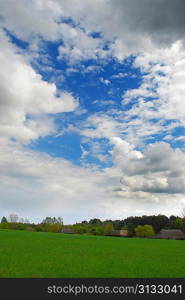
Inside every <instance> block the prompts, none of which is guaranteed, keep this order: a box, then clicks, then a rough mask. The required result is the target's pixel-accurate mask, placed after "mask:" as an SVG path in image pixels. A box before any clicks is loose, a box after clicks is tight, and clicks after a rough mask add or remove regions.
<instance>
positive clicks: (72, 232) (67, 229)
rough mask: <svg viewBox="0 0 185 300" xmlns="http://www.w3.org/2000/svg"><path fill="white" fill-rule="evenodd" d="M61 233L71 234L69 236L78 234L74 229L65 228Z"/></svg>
mask: <svg viewBox="0 0 185 300" xmlns="http://www.w3.org/2000/svg"><path fill="white" fill-rule="evenodd" d="M61 232H62V233H69V234H74V233H76V232H75V231H74V230H73V229H71V228H63V229H62V231H61Z"/></svg>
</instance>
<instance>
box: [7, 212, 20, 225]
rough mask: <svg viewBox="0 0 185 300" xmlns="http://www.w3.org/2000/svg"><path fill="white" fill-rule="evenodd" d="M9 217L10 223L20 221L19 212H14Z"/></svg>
mask: <svg viewBox="0 0 185 300" xmlns="http://www.w3.org/2000/svg"><path fill="white" fill-rule="evenodd" d="M8 219H9V222H10V223H16V222H18V219H19V218H18V215H17V214H14V213H13V214H10V215H9V218H8Z"/></svg>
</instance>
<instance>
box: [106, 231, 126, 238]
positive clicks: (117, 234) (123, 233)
mask: <svg viewBox="0 0 185 300" xmlns="http://www.w3.org/2000/svg"><path fill="white" fill-rule="evenodd" d="M109 235H110V236H122V237H124V236H128V230H114V231H113V232H112V233H111V234H109Z"/></svg>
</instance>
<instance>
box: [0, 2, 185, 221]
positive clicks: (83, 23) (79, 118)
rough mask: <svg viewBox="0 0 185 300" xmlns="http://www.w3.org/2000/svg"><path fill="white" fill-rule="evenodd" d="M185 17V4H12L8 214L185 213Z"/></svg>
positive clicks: (5, 108) (0, 42) (2, 76)
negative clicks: (184, 210) (184, 208)
mask: <svg viewBox="0 0 185 300" xmlns="http://www.w3.org/2000/svg"><path fill="white" fill-rule="evenodd" d="M184 15H185V1H184V0H178V1H174V0H155V1H153V0H139V1H137V0H93V1H92V0H68V1H65V0H19V1H14V0H1V2H0V66H1V67H0V213H1V215H2V216H3V215H5V216H8V215H9V214H11V213H17V214H18V216H19V217H23V218H28V219H29V220H30V221H31V222H40V221H42V219H44V218H45V217H46V216H56V217H58V216H61V217H63V219H64V223H65V224H69V223H75V222H79V221H82V220H89V219H91V218H101V219H102V220H105V219H124V218H126V217H128V216H131V215H132V216H140V215H151V214H156V215H157V214H165V215H172V214H175V215H180V214H181V211H182V208H183V207H185V18H184Z"/></svg>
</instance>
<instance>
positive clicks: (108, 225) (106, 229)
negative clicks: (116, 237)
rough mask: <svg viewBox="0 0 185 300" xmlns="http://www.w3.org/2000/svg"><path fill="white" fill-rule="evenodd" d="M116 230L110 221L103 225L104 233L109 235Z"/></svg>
mask: <svg viewBox="0 0 185 300" xmlns="http://www.w3.org/2000/svg"><path fill="white" fill-rule="evenodd" d="M113 231H114V226H113V224H112V223H110V222H108V223H105V225H104V226H103V233H104V235H109V234H111V233H113Z"/></svg>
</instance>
